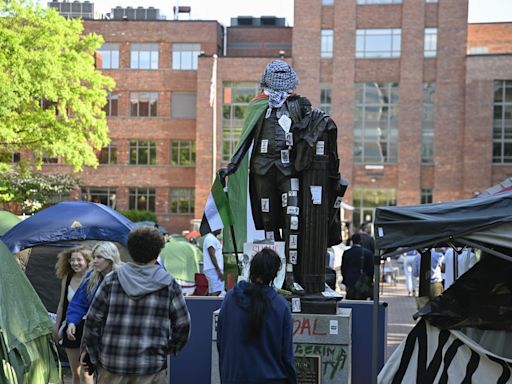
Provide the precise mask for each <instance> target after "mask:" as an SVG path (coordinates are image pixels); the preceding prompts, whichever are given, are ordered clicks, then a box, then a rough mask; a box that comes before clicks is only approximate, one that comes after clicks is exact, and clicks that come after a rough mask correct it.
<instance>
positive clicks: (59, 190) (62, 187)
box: [0, 170, 78, 213]
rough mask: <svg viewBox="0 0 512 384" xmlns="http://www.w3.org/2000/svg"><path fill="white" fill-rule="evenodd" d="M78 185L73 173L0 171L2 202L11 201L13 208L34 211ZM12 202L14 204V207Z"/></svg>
mask: <svg viewBox="0 0 512 384" xmlns="http://www.w3.org/2000/svg"><path fill="white" fill-rule="evenodd" d="M77 186H78V179H77V178H76V177H75V176H74V175H71V174H64V175H55V174H42V173H39V172H33V171H30V170H20V171H17V170H9V171H6V172H1V173H0V203H11V209H12V208H14V209H12V210H15V211H16V210H17V209H16V208H18V209H21V211H22V212H23V213H33V212H36V211H38V210H40V209H41V208H44V207H45V205H46V204H47V203H48V202H49V201H51V200H52V199H53V198H55V197H58V196H59V195H63V194H67V193H69V192H71V191H72V190H74V189H75V188H76V187H77ZM12 203H15V204H14V207H12V206H13V204H12Z"/></svg>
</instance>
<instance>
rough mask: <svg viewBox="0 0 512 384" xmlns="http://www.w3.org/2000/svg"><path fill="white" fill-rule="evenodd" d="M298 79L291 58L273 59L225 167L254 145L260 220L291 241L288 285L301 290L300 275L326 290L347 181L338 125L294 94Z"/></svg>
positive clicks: (252, 167)
mask: <svg viewBox="0 0 512 384" xmlns="http://www.w3.org/2000/svg"><path fill="white" fill-rule="evenodd" d="M297 84H298V80H297V75H296V74H295V71H294V70H293V68H292V67H291V66H290V65H289V64H288V63H286V62H285V61H281V60H275V61H272V62H270V63H269V64H268V65H267V67H266V69H265V72H264V73H263V76H262V79H261V82H260V85H261V88H262V90H263V92H262V94H260V95H259V96H257V97H256V98H255V99H254V100H253V101H251V103H250V104H249V109H248V115H247V117H246V121H245V124H244V130H243V132H242V136H241V138H240V143H239V144H238V147H237V150H236V151H235V154H234V155H233V157H232V159H231V162H230V163H229V165H228V166H227V168H223V169H221V170H220V171H219V174H220V176H221V178H225V177H226V176H229V175H231V174H233V173H234V172H236V171H237V170H239V167H240V164H242V163H243V161H244V159H245V158H246V157H247V156H248V155H249V149H250V148H252V150H251V151H250V161H249V164H248V170H249V192H250V193H249V194H250V200H251V207H252V214H253V218H254V224H255V227H256V229H263V230H264V231H265V238H266V239H268V240H274V241H282V240H284V241H285V253H286V280H285V284H286V288H287V289H290V290H293V291H300V290H301V289H300V288H299V287H298V286H297V285H294V284H293V283H294V282H296V283H298V284H300V286H301V287H302V288H304V290H305V292H306V293H315V292H322V291H323V290H324V283H325V265H326V264H325V257H326V253H327V247H328V246H329V245H333V244H338V243H340V242H341V226H340V220H339V207H340V203H341V198H342V196H343V194H344V191H345V189H346V183H344V182H340V180H341V179H340V174H339V159H338V154H337V143H336V139H337V128H336V125H335V124H334V122H333V121H332V120H331V118H330V117H329V116H327V115H326V114H325V113H324V112H322V111H320V110H318V109H312V108H311V103H310V101H309V100H308V99H307V98H305V97H302V96H299V95H297V94H296V93H294V89H295V87H296V86H297ZM239 171H240V170H239ZM244 171H245V170H244ZM233 198H236V197H233V196H231V197H230V200H231V199H233Z"/></svg>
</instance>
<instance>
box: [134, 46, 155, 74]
mask: <svg viewBox="0 0 512 384" xmlns="http://www.w3.org/2000/svg"><path fill="white" fill-rule="evenodd" d="M130 68H132V69H158V44H132V45H131V46H130Z"/></svg>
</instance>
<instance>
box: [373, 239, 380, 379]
mask: <svg viewBox="0 0 512 384" xmlns="http://www.w3.org/2000/svg"><path fill="white" fill-rule="evenodd" d="M373 264H374V267H373V269H374V272H373V314H372V384H376V383H377V374H378V372H377V366H378V361H377V360H378V358H379V354H378V352H379V282H380V251H379V249H375V255H374V256H373Z"/></svg>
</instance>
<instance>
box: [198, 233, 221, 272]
mask: <svg viewBox="0 0 512 384" xmlns="http://www.w3.org/2000/svg"><path fill="white" fill-rule="evenodd" d="M210 247H213V249H215V258H216V259H217V264H218V266H219V268H220V269H221V271H224V258H223V257H222V244H221V243H220V241H219V240H218V239H217V238H216V237H215V236H214V235H213V234H211V233H209V234H207V235H206V237H205V238H204V241H203V271H207V270H208V269H214V268H215V266H214V265H213V263H212V260H211V259H210V254H209V253H208V248H210Z"/></svg>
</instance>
